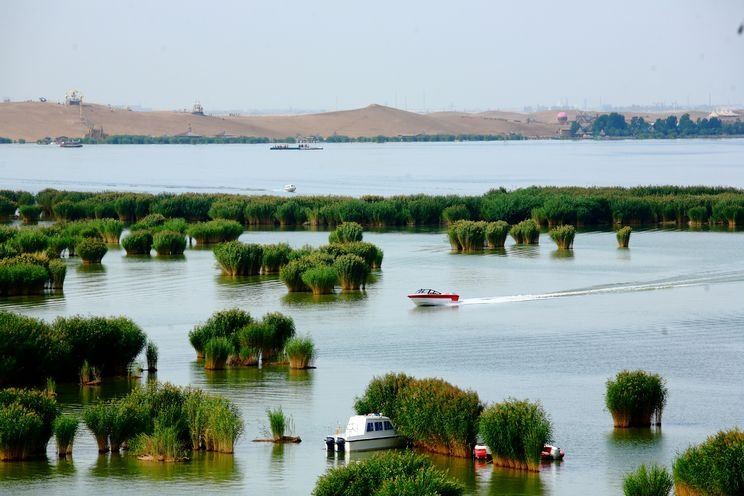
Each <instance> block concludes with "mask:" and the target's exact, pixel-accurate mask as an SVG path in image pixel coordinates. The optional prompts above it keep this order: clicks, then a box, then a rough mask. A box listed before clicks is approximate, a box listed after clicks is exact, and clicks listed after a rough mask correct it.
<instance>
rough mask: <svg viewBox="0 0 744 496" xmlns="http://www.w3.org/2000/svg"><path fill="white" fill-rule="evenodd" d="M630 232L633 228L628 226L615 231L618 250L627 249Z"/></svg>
mask: <svg viewBox="0 0 744 496" xmlns="http://www.w3.org/2000/svg"><path fill="white" fill-rule="evenodd" d="M632 231H633V228H632V227H630V226H625V227H623V228H620V229H618V230H617V233H615V237H616V238H617V246H618V247H619V248H627V247H628V245H629V244H630V233H631V232H632Z"/></svg>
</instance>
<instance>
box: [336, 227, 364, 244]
mask: <svg viewBox="0 0 744 496" xmlns="http://www.w3.org/2000/svg"><path fill="white" fill-rule="evenodd" d="M363 233H364V229H363V228H362V226H361V225H359V224H357V223H356V222H343V223H342V224H341V225H339V226H338V227H337V228H336V229H335V230H334V231H332V232H331V234H329V235H328V242H329V243H353V242H355V241H361V240H362V237H363Z"/></svg>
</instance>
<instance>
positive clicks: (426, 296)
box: [408, 289, 460, 307]
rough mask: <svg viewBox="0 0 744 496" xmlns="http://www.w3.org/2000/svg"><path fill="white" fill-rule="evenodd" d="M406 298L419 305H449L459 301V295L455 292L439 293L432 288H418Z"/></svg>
mask: <svg viewBox="0 0 744 496" xmlns="http://www.w3.org/2000/svg"><path fill="white" fill-rule="evenodd" d="M408 298H409V299H410V300H411V301H412V302H413V303H414V304H415V305H416V306H419V307H424V306H427V307H429V306H436V305H450V304H452V303H457V302H458V301H460V295H458V294H455V293H440V292H439V291H435V290H433V289H419V290H418V291H416V292H415V293H411V294H409V295H408Z"/></svg>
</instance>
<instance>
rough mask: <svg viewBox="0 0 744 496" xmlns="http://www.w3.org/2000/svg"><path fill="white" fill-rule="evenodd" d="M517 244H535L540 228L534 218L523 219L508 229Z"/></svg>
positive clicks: (537, 240)
mask: <svg viewBox="0 0 744 496" xmlns="http://www.w3.org/2000/svg"><path fill="white" fill-rule="evenodd" d="M509 234H511V236H512V238H514V241H515V242H516V243H517V244H518V245H536V244H538V243H539V241H540V228H539V227H538V225H537V223H535V221H534V220H523V221H522V222H520V223H519V224H517V225H515V226H512V227H511V229H510V230H509Z"/></svg>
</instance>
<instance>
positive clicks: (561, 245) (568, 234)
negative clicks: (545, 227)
mask: <svg viewBox="0 0 744 496" xmlns="http://www.w3.org/2000/svg"><path fill="white" fill-rule="evenodd" d="M575 236H576V228H575V227H574V226H569V225H563V226H558V227H554V228H553V229H551V230H550V239H552V240H553V241H554V242H555V244H556V246H557V247H558V249H559V250H570V249H571V248H573V242H574V237H575Z"/></svg>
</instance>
